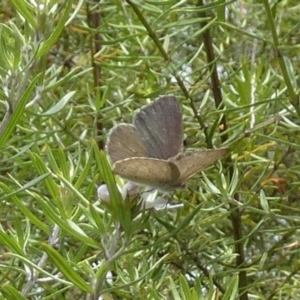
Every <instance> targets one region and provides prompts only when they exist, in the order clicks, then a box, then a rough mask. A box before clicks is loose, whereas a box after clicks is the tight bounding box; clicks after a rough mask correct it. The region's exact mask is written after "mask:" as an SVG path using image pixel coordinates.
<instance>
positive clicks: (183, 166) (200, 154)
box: [169, 148, 228, 186]
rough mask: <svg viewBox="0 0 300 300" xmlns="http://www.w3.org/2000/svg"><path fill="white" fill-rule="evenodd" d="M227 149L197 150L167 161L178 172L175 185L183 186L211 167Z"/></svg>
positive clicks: (180, 154)
mask: <svg viewBox="0 0 300 300" xmlns="http://www.w3.org/2000/svg"><path fill="white" fill-rule="evenodd" d="M227 151H228V149H227V148H220V149H211V150H199V151H195V152H185V153H179V154H178V155H176V156H175V157H172V158H171V159H169V161H170V162H173V163H174V164H175V165H176V166H177V168H178V170H179V171H180V177H179V181H178V182H177V183H176V185H178V186H180V185H183V184H184V183H185V182H186V181H187V180H188V179H189V178H190V177H192V176H193V175H195V174H197V173H199V172H201V171H202V170H204V169H205V168H207V167H209V166H211V165H213V164H214V163H215V162H216V161H217V160H219V159H220V158H221V157H223V156H224V155H225V153H226V152H227Z"/></svg>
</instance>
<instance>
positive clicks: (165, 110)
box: [133, 96, 183, 159]
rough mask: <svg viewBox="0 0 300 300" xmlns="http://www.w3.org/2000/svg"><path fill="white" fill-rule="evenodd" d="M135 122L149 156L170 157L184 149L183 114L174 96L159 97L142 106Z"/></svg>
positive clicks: (134, 119)
mask: <svg viewBox="0 0 300 300" xmlns="http://www.w3.org/2000/svg"><path fill="white" fill-rule="evenodd" d="M133 124H134V126H135V127H136V129H137V131H138V133H139V135H140V137H141V139H143V142H144V144H145V146H146V149H147V153H148V157H153V158H159V159H168V158H170V157H173V156H175V155H176V154H178V153H179V152H180V151H181V150H182V145H183V124H182V115H181V110H180V106H179V102H178V100H177V99H176V98H175V97H174V96H162V97H159V98H158V99H156V100H154V101H153V102H152V103H150V104H149V105H146V106H144V107H143V108H141V110H140V111H138V112H137V113H136V114H135V116H134V118H133Z"/></svg>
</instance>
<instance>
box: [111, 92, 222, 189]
mask: <svg viewBox="0 0 300 300" xmlns="http://www.w3.org/2000/svg"><path fill="white" fill-rule="evenodd" d="M182 146H183V123H182V115H181V110H180V106H179V102H178V101H177V99H176V98H175V97H174V96H162V97H159V98H158V99H156V100H155V101H153V102H152V103H150V104H149V105H145V106H143V107H142V108H141V109H140V110H139V111H138V112H136V113H135V115H134V117H133V124H123V123H121V124H118V125H116V126H114V127H113V128H112V129H111V131H110V133H109V135H108V142H107V146H106V150H107V153H108V155H109V157H110V160H111V162H112V164H113V171H114V173H115V174H117V175H119V176H121V177H122V178H125V179H127V180H130V181H133V182H135V183H138V184H142V185H146V186H149V187H152V188H154V189H159V190H165V191H172V190H174V189H176V188H181V187H183V186H184V184H185V183H186V181H187V180H188V179H189V178H191V177H192V176H194V175H195V174H197V173H199V172H200V171H202V170H203V169H205V168H207V167H208V166H210V165H212V164H214V163H215V162H216V161H217V160H219V159H220V158H221V157H223V156H224V155H225V153H226V152H227V151H228V148H219V149H209V150H198V151H193V152H183V149H182Z"/></svg>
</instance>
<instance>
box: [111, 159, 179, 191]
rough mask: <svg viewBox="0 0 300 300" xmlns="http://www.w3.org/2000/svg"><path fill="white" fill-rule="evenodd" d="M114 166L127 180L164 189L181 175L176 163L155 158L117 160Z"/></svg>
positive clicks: (115, 170)
mask: <svg viewBox="0 0 300 300" xmlns="http://www.w3.org/2000/svg"><path fill="white" fill-rule="evenodd" d="M113 168H114V172H115V173H116V174H118V175H119V176H121V177H123V178H125V179H127V180H130V181H133V182H136V183H139V184H142V185H148V186H151V187H153V188H159V189H163V190H164V189H168V187H169V186H171V185H172V182H176V181H177V180H178V178H179V176H180V172H179V170H178V168H177V167H176V165H175V164H173V163H172V162H169V161H166V160H160V159H155V158H143V157H133V158H128V159H124V160H121V161H117V162H116V163H115V164H114V166H113Z"/></svg>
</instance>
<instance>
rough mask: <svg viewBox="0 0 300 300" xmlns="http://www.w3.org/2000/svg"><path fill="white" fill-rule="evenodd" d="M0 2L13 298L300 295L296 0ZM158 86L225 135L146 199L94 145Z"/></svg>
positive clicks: (5, 205) (1, 184)
mask: <svg viewBox="0 0 300 300" xmlns="http://www.w3.org/2000/svg"><path fill="white" fill-rule="evenodd" d="M0 5H1V23H0V39H1V40H0V81H1V89H0V98H1V105H0V113H1V124H0V147H1V150H0V151H1V152H0V153H1V154H0V160H1V164H0V199H1V201H0V219H1V226H0V255H1V256H0V257H1V258H0V261H1V263H0V297H1V299H99V297H100V296H101V297H103V299H243V300H245V299H299V293H300V281H299V280H300V276H299V270H300V263H299V262H300V260H299V259H300V255H299V225H300V217H299V215H300V207H299V194H300V193H299V186H300V183H299V179H300V178H299V177H300V163H299V161H300V158H299V147H300V146H299V145H300V134H299V128H300V126H299V125H300V105H299V95H298V93H299V76H298V73H299V67H300V55H299V45H300V35H299V28H300V22H299V13H300V5H299V2H298V1H295V0H294V1H293V0H291V1H275V0H274V1H273V0H261V1H251V0H249V1H223V0H220V1H205V2H204V1H202V0H198V1H174V0H169V1H129V0H127V1H121V0H120V1H118V0H116V1H109V0H107V1H94V2H93V1H85V0H81V1H71V0H66V1H51V0H50V1H43V2H39V1H37V2H34V0H32V1H25V0H12V1H5V0H4V1H1V4H0ZM164 94H173V95H175V96H176V97H177V98H178V99H179V101H180V103H181V106H182V111H183V116H184V126H185V147H186V148H189V149H199V148H211V147H229V148H230V152H229V154H228V155H227V156H226V157H225V158H224V159H223V160H222V163H221V162H219V163H217V164H216V165H215V166H213V167H211V168H209V169H207V170H205V173H203V174H202V176H200V175H201V174H200V175H199V176H196V177H194V178H193V179H191V180H190V181H189V184H188V188H187V189H185V190H181V191H177V192H176V193H175V194H174V195H168V197H170V199H171V201H172V202H177V203H183V204H184V206H183V207H180V208H177V209H172V210H167V209H163V210H160V211H156V210H150V211H145V212H143V213H138V209H139V207H138V203H139V197H137V198H135V199H134V201H128V199H127V200H126V201H122V199H121V196H120V195H119V193H118V192H117V188H116V185H115V181H114V177H113V176H112V173H111V171H110V167H109V165H108V163H107V160H106V158H105V155H104V152H102V151H99V150H103V149H104V145H105V141H106V138H107V133H108V131H109V130H110V128H112V126H113V125H115V124H117V123H119V122H131V120H132V115H133V112H134V111H135V110H136V109H137V108H140V107H141V106H143V105H144V104H146V103H149V102H150V101H152V100H154V99H155V98H156V97H158V96H159V95H164ZM116 179H117V182H118V185H119V186H120V188H122V186H123V184H124V182H123V181H121V179H120V178H116ZM103 182H106V183H107V184H108V186H109V189H110V196H111V197H110V200H111V203H110V204H109V205H107V204H105V203H103V202H101V201H99V199H98V197H97V187H98V186H99V185H100V184H102V183H103Z"/></svg>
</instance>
